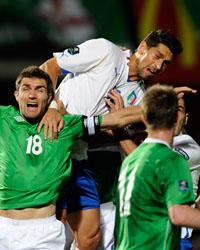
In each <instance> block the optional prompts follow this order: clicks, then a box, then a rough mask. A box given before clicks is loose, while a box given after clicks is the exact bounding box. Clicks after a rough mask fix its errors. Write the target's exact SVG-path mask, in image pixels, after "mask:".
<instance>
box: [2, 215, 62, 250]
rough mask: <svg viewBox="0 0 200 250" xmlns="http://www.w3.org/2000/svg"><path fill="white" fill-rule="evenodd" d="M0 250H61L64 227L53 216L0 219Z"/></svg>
mask: <svg viewBox="0 0 200 250" xmlns="http://www.w3.org/2000/svg"><path fill="white" fill-rule="evenodd" d="M0 232H1V233H0V249H1V250H11V249H12V250H37V249H38V250H39V249H40V250H42V249H45V250H55V249H56V250H63V249H64V246H65V227H64V225H63V223H62V222H60V221H58V220H57V219H56V217H55V216H51V217H48V218H42V219H30V220H13V219H9V218H5V217H0Z"/></svg>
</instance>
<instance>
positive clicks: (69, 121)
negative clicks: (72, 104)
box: [63, 114, 83, 127]
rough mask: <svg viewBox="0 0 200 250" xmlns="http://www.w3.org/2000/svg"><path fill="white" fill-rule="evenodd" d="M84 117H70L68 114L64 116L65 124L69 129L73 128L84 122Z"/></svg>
mask: <svg viewBox="0 0 200 250" xmlns="http://www.w3.org/2000/svg"><path fill="white" fill-rule="evenodd" d="M82 117H83V116H82V115H70V114H66V115H63V119H64V124H65V126H67V127H70V126H73V125H74V124H76V123H79V122H82V120H83V118H82Z"/></svg>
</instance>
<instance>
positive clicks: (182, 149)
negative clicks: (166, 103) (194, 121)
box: [173, 98, 200, 250]
mask: <svg viewBox="0 0 200 250" xmlns="http://www.w3.org/2000/svg"><path fill="white" fill-rule="evenodd" d="M186 104H187V103H185V100H184V99H183V98H181V99H179V105H178V119H177V125H176V130H175V135H176V136H175V137H174V140H173V149H174V151H176V152H177V153H179V154H181V155H182V156H183V157H184V158H185V159H186V160H188V163H189V167H190V171H191V175H192V181H193V189H194V193H195V195H197V189H198V181H199V176H200V146H199V145H198V143H197V142H196V141H195V140H194V139H193V138H192V137H191V136H190V135H188V134H186V133H184V132H185V129H184V127H185V125H186V124H187V120H188V116H189V114H188V113H187V112H186V109H187V107H186ZM191 235H192V229H190V228H185V227H184V228H182V231H181V250H185V249H188V250H189V249H192V243H191V241H190V237H191Z"/></svg>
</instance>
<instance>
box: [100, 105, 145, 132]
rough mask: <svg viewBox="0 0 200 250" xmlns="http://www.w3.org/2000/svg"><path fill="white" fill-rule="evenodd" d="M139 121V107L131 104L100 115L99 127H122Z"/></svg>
mask: <svg viewBox="0 0 200 250" xmlns="http://www.w3.org/2000/svg"><path fill="white" fill-rule="evenodd" d="M139 121H141V107H140V106H131V107H128V108H123V109H120V110H118V111H116V112H114V113H110V114H107V115H103V116H102V124H101V129H102V130H103V129H112V128H122V127H124V126H126V125H129V124H131V123H134V122H139Z"/></svg>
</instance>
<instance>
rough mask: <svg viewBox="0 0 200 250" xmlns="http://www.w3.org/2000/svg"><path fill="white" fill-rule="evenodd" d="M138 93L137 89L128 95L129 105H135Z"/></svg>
mask: <svg viewBox="0 0 200 250" xmlns="http://www.w3.org/2000/svg"><path fill="white" fill-rule="evenodd" d="M136 97H137V96H136V94H135V91H132V92H131V93H130V94H129V95H128V96H127V102H128V104H129V105H133V104H134V103H135V101H136Z"/></svg>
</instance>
